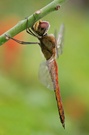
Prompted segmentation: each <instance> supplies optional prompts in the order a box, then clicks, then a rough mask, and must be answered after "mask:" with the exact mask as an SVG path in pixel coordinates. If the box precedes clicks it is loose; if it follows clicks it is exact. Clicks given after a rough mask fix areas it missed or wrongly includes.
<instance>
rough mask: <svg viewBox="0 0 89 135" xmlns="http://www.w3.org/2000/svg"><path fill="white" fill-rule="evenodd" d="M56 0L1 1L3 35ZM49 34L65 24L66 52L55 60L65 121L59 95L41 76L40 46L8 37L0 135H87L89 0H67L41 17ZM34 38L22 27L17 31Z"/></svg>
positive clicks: (2, 64) (0, 51)
mask: <svg viewBox="0 0 89 135" xmlns="http://www.w3.org/2000/svg"><path fill="white" fill-rule="evenodd" d="M51 1H52V0H45V1H42V0H22V1H21V0H6V1H5V0H3V1H0V18H1V19H0V34H2V33H4V32H5V31H7V30H8V29H10V28H11V27H13V26H14V25H15V24H16V23H18V22H19V21H20V20H22V19H24V18H25V17H27V16H29V15H31V14H32V13H33V12H35V11H36V10H38V9H40V8H42V7H43V6H45V5H47V4H48V3H49V2H51ZM43 20H47V21H49V22H50V24H51V28H50V30H49V33H54V31H55V29H56V30H59V27H60V25H61V23H64V24H65V40H64V49H63V55H62V56H60V58H59V59H58V60H57V62H58V68H59V83H60V88H61V95H62V101H63V105H64V110H65V117H66V121H65V124H66V129H65V130H64V129H63V128H62V126H61V123H60V120H59V116H58V111H57V106H56V100H55V95H54V92H53V91H50V90H48V89H47V88H45V87H44V86H43V85H42V84H41V83H40V82H39V79H38V69H39V65H40V63H41V61H43V59H44V58H43V57H42V54H41V53H40V48H39V46H36V45H29V46H28V45H27V46H21V45H19V44H17V43H15V42H14V41H8V42H7V43H5V44H4V45H2V46H0V135H59V134H60V135H89V0H78V1H77V0H69V1H68V0H67V1H66V2H65V3H64V4H63V6H62V7H61V9H60V10H59V11H57V12H53V13H51V14H49V15H47V16H45V17H44V18H43ZM16 38H17V39H20V40H24V41H36V39H35V38H34V37H31V36H30V35H28V34H26V32H25V31H24V32H22V33H20V34H18V35H17V36H16Z"/></svg>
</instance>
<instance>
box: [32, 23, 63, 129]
mask: <svg viewBox="0 0 89 135" xmlns="http://www.w3.org/2000/svg"><path fill="white" fill-rule="evenodd" d="M38 23H39V25H38V27H36V33H42V32H41V28H43V29H45V31H46V30H47V29H48V25H49V24H48V22H45V21H42V22H41V21H40V22H38ZM35 25H36V26H37V23H36V24H35ZM35 25H34V26H33V27H35ZM39 29H40V30H39ZM43 29H42V30H43ZM33 30H34V29H33ZM34 31H35V30H34ZM38 31H40V32H38ZM43 34H44V33H42V34H41V35H42V36H41V38H38V39H39V40H40V44H39V45H40V47H41V50H42V52H43V54H44V56H45V58H46V60H47V67H48V70H49V73H50V76H51V79H52V83H53V87H54V92H55V96H56V100H57V106H58V111H59V116H60V120H61V123H62V125H63V127H65V124H64V122H65V116H64V110H63V106H62V101H61V95H60V88H59V83H58V66H57V62H56V60H55V58H56V45H57V41H56V39H55V37H54V36H53V35H48V34H47V33H46V34H44V35H43Z"/></svg>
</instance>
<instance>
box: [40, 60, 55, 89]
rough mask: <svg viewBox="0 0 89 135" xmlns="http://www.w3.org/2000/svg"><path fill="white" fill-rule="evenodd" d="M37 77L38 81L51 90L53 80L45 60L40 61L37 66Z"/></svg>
mask: <svg viewBox="0 0 89 135" xmlns="http://www.w3.org/2000/svg"><path fill="white" fill-rule="evenodd" d="M38 77H39V80H40V82H41V83H42V84H43V85H44V86H46V87H47V88H48V89H50V90H53V89H54V88H53V82H52V79H51V76H50V73H49V69H48V66H47V62H42V63H41V64H40V67H39V73H38Z"/></svg>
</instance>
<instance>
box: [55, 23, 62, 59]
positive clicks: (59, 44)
mask: <svg viewBox="0 0 89 135" xmlns="http://www.w3.org/2000/svg"><path fill="white" fill-rule="evenodd" d="M63 41H64V24H62V25H61V27H60V30H59V33H58V38H57V44H56V53H57V58H58V57H59V55H61V54H62V53H63Z"/></svg>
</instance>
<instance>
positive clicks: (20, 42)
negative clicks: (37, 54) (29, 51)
mask: <svg viewBox="0 0 89 135" xmlns="http://www.w3.org/2000/svg"><path fill="white" fill-rule="evenodd" d="M5 37H6V39H7V40H8V39H12V40H14V41H15V42H17V43H19V44H40V43H39V42H25V41H20V40H18V39H15V38H13V37H10V36H8V35H6V34H5Z"/></svg>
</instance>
